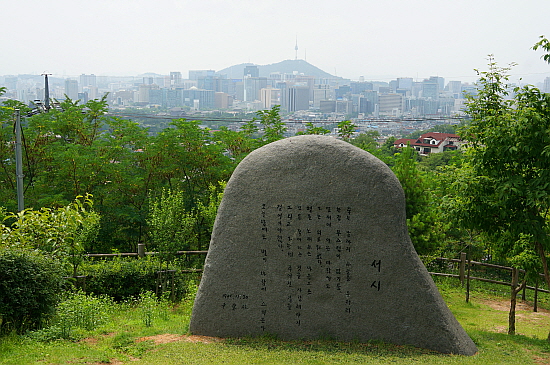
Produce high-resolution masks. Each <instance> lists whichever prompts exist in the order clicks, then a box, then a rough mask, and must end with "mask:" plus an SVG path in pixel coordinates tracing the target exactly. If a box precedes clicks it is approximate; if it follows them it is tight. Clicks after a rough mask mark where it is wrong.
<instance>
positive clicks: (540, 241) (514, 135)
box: [454, 58, 550, 333]
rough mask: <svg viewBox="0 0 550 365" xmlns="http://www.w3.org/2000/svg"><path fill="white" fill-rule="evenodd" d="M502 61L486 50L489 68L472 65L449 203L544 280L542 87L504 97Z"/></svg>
mask: <svg viewBox="0 0 550 365" xmlns="http://www.w3.org/2000/svg"><path fill="white" fill-rule="evenodd" d="M509 69H510V68H501V67H498V66H497V64H496V63H495V62H493V60H492V58H491V60H490V63H489V71H487V72H479V75H480V80H479V85H478V86H479V89H478V95H477V97H475V98H473V97H469V99H468V107H467V112H468V114H469V115H470V116H471V122H470V124H469V125H467V126H465V127H464V128H462V130H461V131H460V132H459V133H460V134H461V135H462V137H463V139H465V140H467V141H469V147H468V149H467V152H466V153H467V156H468V158H469V160H468V162H467V163H466V164H465V166H464V168H465V169H467V171H468V174H469V177H468V178H467V179H464V180H463V182H464V184H463V185H462V186H459V187H457V189H458V191H457V196H456V197H455V205H454V208H455V210H456V214H457V216H458V218H459V221H460V223H461V225H462V226H463V227H465V228H470V229H478V230H480V231H482V232H484V233H485V234H487V235H488V236H489V237H490V238H491V240H492V242H493V244H492V245H493V248H494V250H495V252H496V253H499V254H500V257H501V258H502V259H505V260H507V261H508V262H509V263H510V264H512V265H513V266H514V267H516V268H518V269H525V270H530V271H533V270H536V268H537V267H542V268H543V271H544V275H545V280H546V283H547V284H548V286H549V287H550V273H549V271H548V264H547V252H548V250H549V249H550V239H549V236H548V233H549V229H550V224H549V217H548V213H549V212H550V183H548V181H549V180H550V159H549V157H550V135H549V134H548V131H549V130H550V94H544V93H542V92H540V90H538V89H537V88H535V87H532V86H525V87H521V88H519V87H516V88H514V89H513V91H514V95H513V97H511V98H509V90H510V86H509V85H508V83H507V82H508V75H507V72H508V71H509ZM534 253H536V254H534ZM517 291H519V287H517V288H513V291H512V295H511V301H512V303H514V302H515V295H516V294H517ZM509 333H514V323H513V318H512V316H510V326H509Z"/></svg>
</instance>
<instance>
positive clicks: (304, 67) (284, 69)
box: [216, 60, 340, 79]
mask: <svg viewBox="0 0 550 365" xmlns="http://www.w3.org/2000/svg"><path fill="white" fill-rule="evenodd" d="M246 66H258V70H259V71H260V77H269V74H271V73H273V72H280V73H289V74H291V73H293V72H295V71H296V72H298V73H299V74H304V75H307V76H315V77H317V78H327V79H340V77H337V76H333V75H331V74H329V73H328V72H325V71H323V70H321V69H320V68H318V67H315V66H313V65H312V64H311V63H308V62H307V61H304V60H285V61H281V62H278V63H272V64H270V65H254V64H253V63H241V64H240V65H234V66H231V67H227V68H224V69H223V70H220V71H217V72H216V73H218V74H222V75H224V74H225V75H227V78H228V79H242V78H243V74H244V68H245V67H246Z"/></svg>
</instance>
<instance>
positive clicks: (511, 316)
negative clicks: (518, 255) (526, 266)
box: [508, 268, 526, 335]
mask: <svg viewBox="0 0 550 365" xmlns="http://www.w3.org/2000/svg"><path fill="white" fill-rule="evenodd" d="M518 281H519V270H518V269H516V268H514V269H513V270H512V285H511V291H510V313H508V334H509V335H515V334H516V303H517V297H518V293H519V292H520V291H521V290H522V289H523V287H524V286H525V284H526V281H525V280H523V281H522V282H521V285H518Z"/></svg>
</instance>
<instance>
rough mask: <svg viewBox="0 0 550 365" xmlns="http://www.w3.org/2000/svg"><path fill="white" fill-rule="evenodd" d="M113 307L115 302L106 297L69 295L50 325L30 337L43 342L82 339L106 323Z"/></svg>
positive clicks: (60, 305)
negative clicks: (87, 332) (86, 333)
mask: <svg viewBox="0 0 550 365" xmlns="http://www.w3.org/2000/svg"><path fill="white" fill-rule="evenodd" d="M113 307H114V303H113V300H112V299H111V298H109V297H106V296H99V297H96V296H93V295H86V294H84V293H83V292H81V291H78V292H75V293H68V294H67V297H66V298H65V299H64V300H63V301H61V303H59V305H58V306H57V308H56V314H55V316H54V317H53V319H52V321H51V323H50V325H49V326H48V327H46V328H44V329H41V330H38V331H34V332H31V333H30V334H29V336H30V337H31V338H34V339H36V340H41V341H51V340H57V339H65V340H74V339H78V338H81V337H82V336H83V334H84V333H85V332H86V331H92V330H95V329H96V328H98V327H99V326H101V325H102V324H104V323H106V322H107V320H108V318H109V314H110V313H111V311H112V308H113Z"/></svg>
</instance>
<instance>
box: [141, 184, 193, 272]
mask: <svg viewBox="0 0 550 365" xmlns="http://www.w3.org/2000/svg"><path fill="white" fill-rule="evenodd" d="M148 223H149V226H150V231H149V234H150V236H151V241H152V243H153V247H154V248H155V249H157V250H158V252H159V258H160V260H161V261H162V262H165V263H166V264H168V263H169V262H171V261H173V260H174V258H175V257H176V256H175V255H176V252H177V251H183V250H190V249H192V248H194V247H195V243H196V240H197V235H196V233H195V232H194V229H193V228H194V226H195V217H193V215H192V214H191V213H190V212H189V211H187V209H186V203H185V196H184V193H183V192H182V191H173V190H165V189H164V190H163V191H162V194H161V195H160V196H159V197H158V198H156V199H152V202H151V204H150V213H149V218H148Z"/></svg>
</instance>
